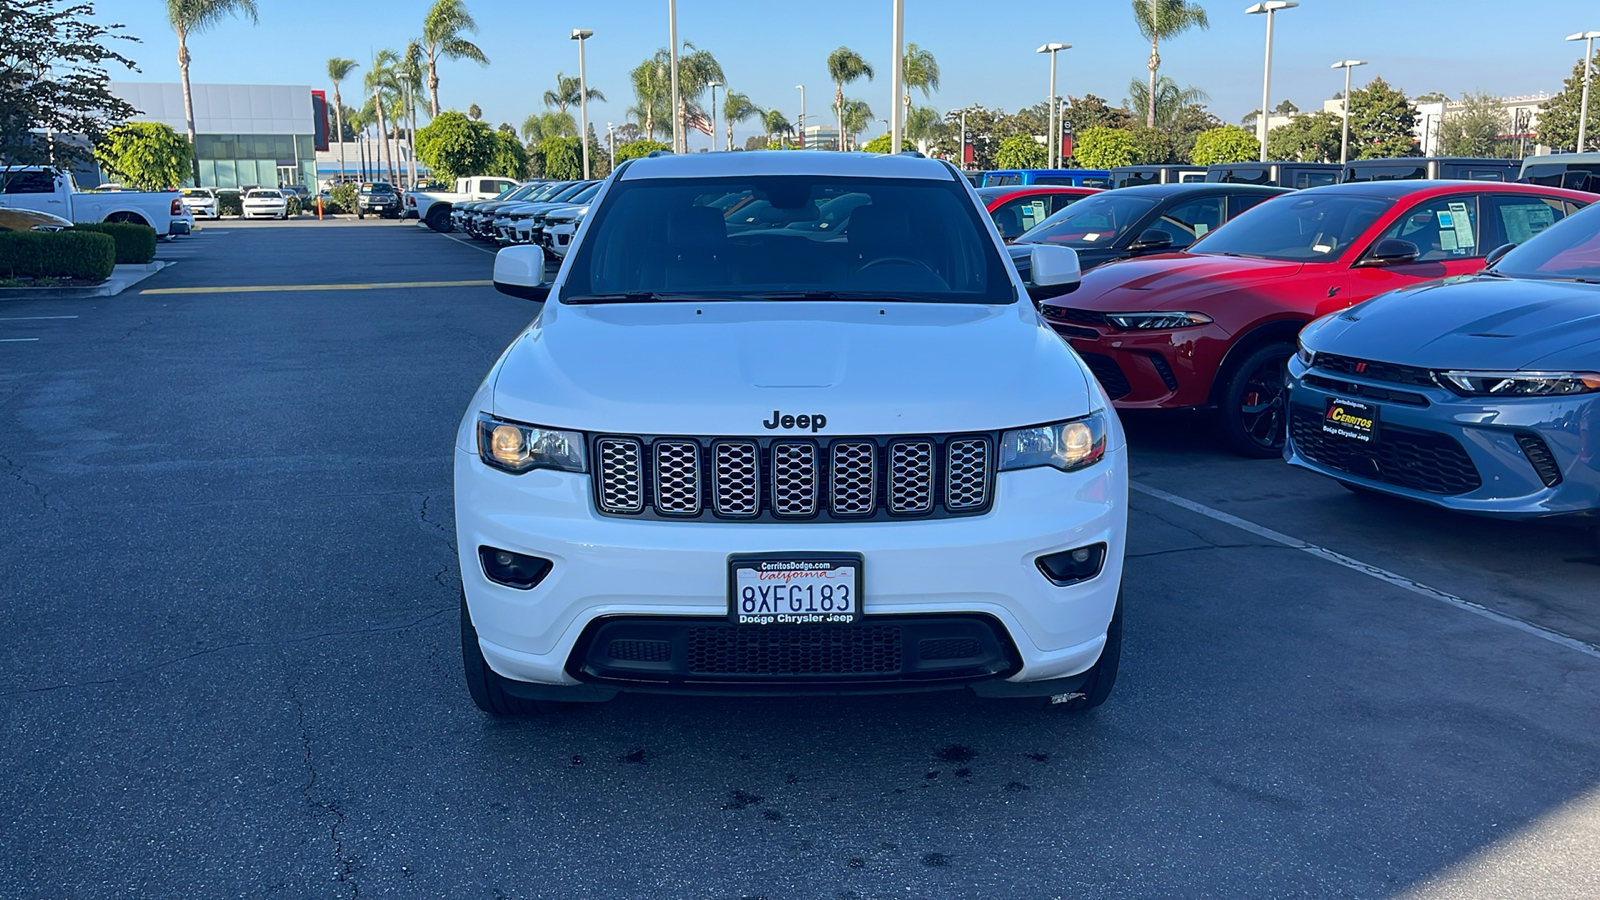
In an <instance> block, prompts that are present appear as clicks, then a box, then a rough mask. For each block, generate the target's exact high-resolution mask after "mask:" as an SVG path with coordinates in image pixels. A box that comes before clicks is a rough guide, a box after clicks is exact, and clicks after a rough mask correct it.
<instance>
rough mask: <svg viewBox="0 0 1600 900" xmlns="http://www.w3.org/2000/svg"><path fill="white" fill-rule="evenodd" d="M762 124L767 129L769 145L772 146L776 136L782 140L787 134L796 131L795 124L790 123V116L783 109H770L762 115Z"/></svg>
mask: <svg viewBox="0 0 1600 900" xmlns="http://www.w3.org/2000/svg"><path fill="white" fill-rule="evenodd" d="M761 125H762V126H763V127H764V128H766V129H767V146H769V147H770V146H772V144H773V140H774V138H776V139H778V140H782V139H783V136H784V135H786V134H792V133H793V132H794V126H793V125H790V124H789V117H788V116H785V115H784V114H783V111H782V110H777V109H769V110H767V113H766V115H764V116H762V117H761Z"/></svg>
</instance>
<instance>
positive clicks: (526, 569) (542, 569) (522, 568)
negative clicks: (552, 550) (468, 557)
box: [478, 547, 551, 591]
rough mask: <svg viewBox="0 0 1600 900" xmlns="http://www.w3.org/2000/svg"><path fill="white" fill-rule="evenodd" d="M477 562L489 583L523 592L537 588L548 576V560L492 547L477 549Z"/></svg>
mask: <svg viewBox="0 0 1600 900" xmlns="http://www.w3.org/2000/svg"><path fill="white" fill-rule="evenodd" d="M478 561H479V562H481V563H482V564H483V574H484V575H485V576H486V577H488V579H489V580H490V581H492V582H494V583H495V584H503V585H505V586H506V587H514V588H517V589H519V590H524V591H526V590H528V589H530V588H533V587H535V586H537V585H538V584H539V582H541V581H543V580H544V577H545V576H546V575H548V574H550V565H551V564H550V560H548V559H543V558H541V557H538V556H526V555H524V554H521V553H513V552H511V551H510V550H499V549H496V548H494V547H479V548H478Z"/></svg>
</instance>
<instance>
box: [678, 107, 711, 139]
mask: <svg viewBox="0 0 1600 900" xmlns="http://www.w3.org/2000/svg"><path fill="white" fill-rule="evenodd" d="M683 124H685V125H687V126H689V127H690V128H693V129H694V130H695V131H698V132H700V133H701V134H705V135H708V136H709V135H710V134H711V120H710V119H707V118H706V114H705V113H704V112H701V111H700V110H698V109H696V108H694V107H692V106H690V107H687V108H685V109H684V111H683Z"/></svg>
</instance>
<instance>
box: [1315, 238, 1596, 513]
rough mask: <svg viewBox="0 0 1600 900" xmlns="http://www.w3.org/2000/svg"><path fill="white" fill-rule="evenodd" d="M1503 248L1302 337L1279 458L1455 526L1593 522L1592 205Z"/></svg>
mask: <svg viewBox="0 0 1600 900" xmlns="http://www.w3.org/2000/svg"><path fill="white" fill-rule="evenodd" d="M1507 249H1508V248H1501V249H1500V250H1497V251H1495V252H1494V253H1491V254H1490V255H1489V263H1490V265H1489V268H1487V269H1486V270H1484V271H1483V272H1481V273H1479V274H1477V275H1469V276H1465V277H1460V278H1452V279H1447V280H1444V281H1436V282H1430V283H1428V284H1424V285H1419V286H1417V287H1412V288H1406V289H1404V290H1399V291H1393V292H1391V293H1388V294H1382V295H1380V296H1378V297H1374V298H1373V299H1371V300H1369V301H1367V302H1365V303H1362V304H1360V305H1358V306H1354V307H1352V308H1350V309H1348V310H1345V311H1343V312H1339V313H1334V314H1332V315H1329V316H1325V317H1323V318H1321V319H1318V320H1317V321H1315V322H1312V323H1311V324H1310V325H1308V326H1306V328H1305V330H1304V331H1302V332H1301V333H1300V347H1299V352H1298V353H1297V354H1296V356H1295V357H1294V359H1292V360H1290V363H1289V375H1290V386H1289V393H1288V408H1289V440H1288V443H1287V444H1286V446H1285V447H1284V457H1285V458H1286V459H1287V460H1288V461H1289V462H1290V463H1293V464H1294V465H1297V466H1301V467H1304V468H1307V469H1311V470H1312V471H1315V472H1320V473H1322V474H1324V475H1328V476H1330V477H1333V478H1337V479H1338V480H1339V481H1340V482H1342V483H1344V484H1345V485H1347V486H1351V487H1355V488H1363V489H1367V490H1371V491H1376V492H1379V493H1384V494H1390V495H1393V496H1396V497H1404V498H1406V499H1409V500H1416V501H1420V502H1423V503H1430V504H1433V505H1435V506H1442V507H1445V508H1447V509H1454V510H1459V511H1462V512H1469V513H1477V514H1480V515H1489V516H1500V517H1505V518H1533V517H1540V516H1557V515H1576V516H1590V517H1600V206H1595V207H1591V208H1590V209H1588V210H1586V211H1584V212H1580V213H1578V214H1576V215H1573V216H1571V217H1569V218H1567V219H1565V220H1563V221H1561V222H1559V223H1556V224H1555V225H1552V226H1550V227H1548V229H1546V230H1543V231H1541V232H1540V233H1538V234H1537V236H1535V237H1534V238H1532V239H1531V240H1529V241H1527V242H1526V243H1524V244H1522V245H1521V246H1518V247H1514V248H1509V252H1507ZM1594 521H1596V522H1600V518H1597V519H1595V520H1594ZM1596 536H1597V538H1600V529H1597V533H1596Z"/></svg>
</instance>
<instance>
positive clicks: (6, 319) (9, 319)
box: [0, 316, 77, 322]
mask: <svg viewBox="0 0 1600 900" xmlns="http://www.w3.org/2000/svg"><path fill="white" fill-rule="evenodd" d="M76 318H77V316H0V322H38V321H41V320H43V319H76Z"/></svg>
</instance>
